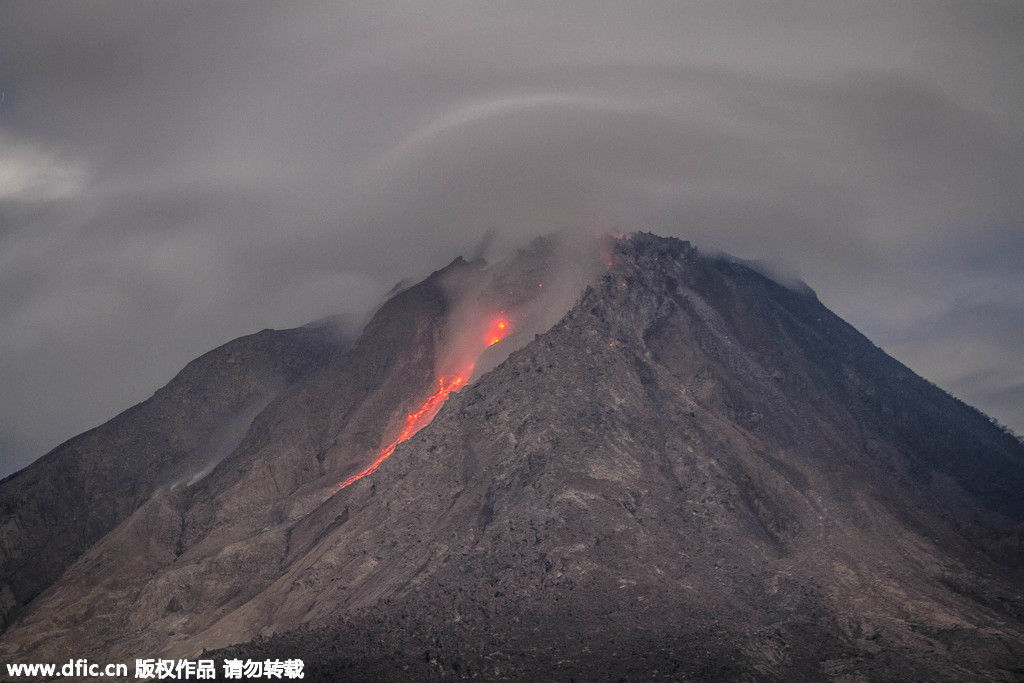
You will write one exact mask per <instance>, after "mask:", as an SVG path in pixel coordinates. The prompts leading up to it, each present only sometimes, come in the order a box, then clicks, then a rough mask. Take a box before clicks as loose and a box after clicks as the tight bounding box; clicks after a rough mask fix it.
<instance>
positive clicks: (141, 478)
mask: <svg viewBox="0 0 1024 683" xmlns="http://www.w3.org/2000/svg"><path fill="white" fill-rule="evenodd" d="M341 346H344V340H343V338H341V337H340V336H339V333H338V332H337V331H335V330H334V329H332V328H331V327H330V326H327V325H322V326H310V327H305V328H298V329H294V330H281V331H277V330H264V331H262V332H259V333H257V334H253V335H250V336H247V337H242V338H240V339H236V340H234V341H232V342H230V343H228V344H225V345H224V346H221V347H219V348H217V349H214V350H213V351H210V352H209V353H207V354H204V355H203V356H201V357H199V358H197V359H196V360H194V361H192V362H191V363H189V364H188V366H186V367H185V368H184V369H183V370H182V371H181V372H180V373H179V374H178V375H177V376H176V377H175V378H174V379H172V380H171V381H170V382H169V383H168V384H167V386H165V387H163V388H162V389H160V390H159V391H157V392H156V394H154V395H153V396H152V397H151V398H149V399H148V400H146V401H144V402H142V403H140V404H139V405H137V406H134V407H132V408H130V409H128V410H126V411H125V412H123V413H121V414H120V415H118V416H117V417H115V418H113V419H112V420H110V421H109V422H107V423H105V424H103V425H101V426H99V427H97V428H95V429H92V430H90V431H88V432H85V433H84V434H81V435H79V436H77V437H75V438H73V439H70V440H69V441H67V442H65V443H63V444H61V445H60V446H58V447H57V448H55V449H53V451H51V452H50V453H48V454H47V455H45V456H43V457H42V458H40V459H39V460H37V461H36V462H35V463H33V464H32V465H30V466H29V467H26V468H25V469H23V470H21V471H19V472H17V473H15V474H12V475H10V476H9V477H6V478H5V479H4V480H3V481H0V625H6V624H7V623H8V622H9V621H10V619H11V618H13V616H14V615H15V614H17V611H18V609H19V608H20V607H21V606H22V605H24V604H26V603H27V602H29V601H30V600H32V599H33V598H34V597H35V596H36V595H38V594H39V593H40V592H41V591H42V590H43V589H45V588H46V587H47V586H48V585H49V584H50V583H51V582H53V581H54V579H56V578H57V577H58V576H60V574H61V572H63V571H64V569H65V568H66V567H67V566H68V565H69V564H70V563H71V562H72V561H74V560H75V559H76V558H77V557H78V556H79V555H80V554H81V553H82V552H83V551H84V550H85V549H86V548H88V547H89V546H90V545H92V544H93V543H95V542H96V541H97V540H99V539H100V538H102V537H103V536H104V534H106V533H107V532H108V531H110V530H111V529H113V528H114V526H116V525H117V524H118V523H119V522H120V521H121V520H123V519H124V518H126V517H127V516H128V515H130V514H131V513H132V512H133V511H134V510H135V509H136V508H138V507H139V506H140V505H141V504H142V503H143V502H145V501H146V500H147V499H149V497H150V496H151V495H152V494H153V492H154V491H156V490H157V489H160V488H169V487H171V486H174V485H176V484H177V485H180V484H184V483H187V482H188V480H189V479H191V478H192V477H194V476H196V475H197V474H199V473H201V472H202V471H204V470H207V469H211V468H212V467H213V466H214V465H215V464H216V463H217V462H218V461H219V460H220V459H221V458H223V457H224V456H226V455H228V454H229V453H230V452H231V451H232V450H233V449H234V447H235V446H236V445H237V443H238V441H239V440H240V439H241V437H242V435H243V434H244V433H245V430H246V429H247V428H248V426H249V423H250V422H251V421H252V419H253V417H255V415H256V414H257V413H259V412H260V411H261V410H262V409H263V408H265V407H266V406H267V405H268V404H269V403H270V402H271V401H272V400H273V399H274V397H275V396H277V394H278V393H279V392H280V391H281V390H282V389H283V388H284V387H286V386H288V385H289V384H290V383H292V382H294V381H296V380H297V379H298V378H299V377H302V376H303V375H304V374H305V373H307V372H308V371H309V370H310V369H311V368H313V367H316V366H317V365H319V364H320V363H321V362H323V361H324V359H326V358H327V357H329V356H330V355H331V354H332V353H334V352H335V350H336V349H337V348H339V347H341Z"/></svg>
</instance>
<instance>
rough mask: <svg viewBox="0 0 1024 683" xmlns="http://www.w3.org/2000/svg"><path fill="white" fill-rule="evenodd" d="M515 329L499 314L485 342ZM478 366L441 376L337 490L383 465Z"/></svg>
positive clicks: (496, 338)
mask: <svg viewBox="0 0 1024 683" xmlns="http://www.w3.org/2000/svg"><path fill="white" fill-rule="evenodd" d="M511 329H512V323H511V322H509V320H508V319H507V318H504V317H497V318H495V319H494V320H492V321H491V323H490V327H489V328H488V330H487V334H486V335H484V342H485V343H486V345H487V346H494V345H495V344H497V343H498V342H500V341H501V340H502V339H504V338H505V336H506V335H508V333H509V332H510V331H511ZM475 366H476V361H474V362H473V363H472V364H471V365H470V366H469V367H468V368H466V369H465V370H464V371H462V372H460V373H459V374H457V375H447V376H445V377H441V378H439V379H438V380H437V389H436V390H435V391H434V393H432V394H431V395H430V396H428V397H427V399H426V400H425V401H424V402H423V403H422V404H421V405H420V407H419V409H418V410H416V411H415V412H412V413H409V414H408V415H406V416H405V426H404V427H403V428H402V431H401V433H400V434H399V435H398V437H397V438H396V439H395V440H394V441H392V442H391V443H390V444H388V445H387V446H385V447H384V448H382V449H381V451H380V454H378V455H377V457H376V458H375V459H374V460H373V462H371V463H370V464H369V466H367V467H366V468H365V469H363V470H361V471H359V472H356V473H355V474H353V475H351V476H350V477H348V478H347V479H346V480H345V481H343V482H341V483H340V484H338V488H336V489H335V491H340V490H341V489H343V488H345V487H346V486H349V485H350V484H353V483H355V482H357V481H359V480H360V479H362V478H363V477H365V476H367V475H370V474H373V473H374V472H376V471H377V468H378V467H380V464H381V463H382V462H384V461H385V460H387V459H388V458H390V457H391V454H392V453H394V452H395V448H397V447H398V444H400V443H402V442H403V441H406V440H407V439H409V438H410V437H412V435H413V434H415V433H416V432H418V431H419V430H421V429H423V428H424V427H426V426H427V425H428V424H430V421H431V420H433V419H434V415H436V414H437V411H438V410H440V409H441V406H442V405H444V402H445V401H446V400H448V395H449V394H450V393H452V392H453V391H457V390H458V389H460V388H461V387H463V386H465V385H466V383H467V382H469V378H470V376H471V375H472V374H473V368H474V367H475Z"/></svg>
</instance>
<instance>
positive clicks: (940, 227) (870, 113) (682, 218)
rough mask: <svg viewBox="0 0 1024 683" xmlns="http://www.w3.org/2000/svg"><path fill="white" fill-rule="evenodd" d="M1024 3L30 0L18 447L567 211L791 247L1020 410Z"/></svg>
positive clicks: (2, 343) (3, 66)
mask: <svg viewBox="0 0 1024 683" xmlns="http://www.w3.org/2000/svg"><path fill="white" fill-rule="evenodd" d="M1021 73H1024V4H1022V3H1020V2H1018V1H1016V0H1013V1H1011V2H1006V3H985V2H966V1H964V0H960V1H958V2H951V3H948V4H945V3H940V2H920V3H914V2H885V3H881V4H873V3H869V2H862V1H858V2H842V3H836V4H834V5H829V4H827V3H825V2H822V1H821V0H815V1H813V2H785V3H778V4H775V3H767V2H747V3H742V4H730V3H728V2H722V1H721V0H716V1H715V2H707V3H685V2H679V1H672V2H664V3H640V2H636V1H631V2H628V3H621V4H612V3H602V2H596V1H595V0H586V1H584V2H579V3H565V2H563V3H547V2H545V3H541V2H538V3H527V2H517V3H498V2H493V3H465V4H463V3H449V2H422V3H416V4H401V3H389V2H362V1H360V2H355V3H352V4H351V5H346V4H344V3H339V2H332V3H327V4H313V3H304V2H297V3H296V2H288V3H284V2H281V3H274V4H256V3H244V4H243V3H227V2H216V3H211V2H201V3H197V4H188V3H184V2H177V1H175V2H138V1H134V0H133V1H132V2H121V3H96V2H74V3H68V4H59V3H53V2H47V3H39V2H35V1H32V2H25V3H21V4H18V3H12V2H7V3H5V4H4V8H3V19H2V20H0V460H2V463H0V474H4V473H7V472H10V471H12V470H14V469H17V468H19V467H21V466H23V465H24V464H26V463H28V462H29V461H31V460H33V459H34V458H36V457H38V456H40V455H42V454H43V453H44V452H45V451H47V450H48V449H50V448H52V447H53V446H55V445H56V444H58V443H59V442H61V441H63V440H64V439H66V438H68V437H70V436H72V435H74V434H76V433H79V432H81V431H83V430H85V429H88V428H90V427H93V426H95V425H97V424H99V423H101V422H103V421H105V420H106V419H108V418H110V417H111V416H113V415H114V414H115V413H116V412H118V411H120V410H122V409H124V408H126V407H128V406H130V405H132V404H133V403H136V402H138V401H140V400H142V399H145V398H146V397H148V396H149V395H150V394H151V393H152V392H153V391H154V390H155V389H156V388H157V387H159V386H160V385H162V384H163V383H165V382H166V381H167V380H168V379H170V378H171V377H172V376H173V375H174V373H175V372H176V371H177V370H178V369H180V368H181V367H182V366H183V365H184V364H185V363H186V362H188V361H189V360H190V359H192V358H194V357H195V356H197V355H199V354H201V353H203V352H205V351H207V350H209V349H211V348H213V347H214V346H216V345H218V344H221V343H223V342H225V341H228V340H229V339H232V338H234V337H237V336H239V335H242V334H246V333H250V332H254V331H256V330H259V329H261V328H264V327H278V328H280V327H288V326H295V325H300V324H303V323H305V322H307V321H309V320H312V319H315V318H319V317H322V316H325V315H329V314H333V313H340V312H350V313H359V312H361V311H365V310H366V309H367V308H369V307H371V306H373V305H375V304H376V303H377V302H379V301H380V298H381V297H382V296H383V294H384V293H385V292H386V291H387V290H388V289H389V288H390V287H391V286H392V285H393V284H394V283H395V282H396V281H398V280H399V279H401V278H403V277H406V276H417V275H423V274H425V273H426V272H428V271H430V270H432V269H435V268H437V267H440V266H441V265H444V264H445V263H447V262H448V261H449V260H450V259H451V258H453V257H454V256H456V255H458V254H459V253H465V252H467V251H469V250H470V249H471V246H472V245H473V244H474V243H476V242H477V241H478V240H479V239H480V237H481V236H482V235H483V234H484V233H485V232H486V231H487V230H488V229H491V228H495V229H497V230H498V231H500V233H501V234H503V235H504V236H505V239H506V240H507V241H514V240H515V239H518V238H519V237H520V236H522V237H524V238H525V237H526V236H530V235H534V234H538V233H543V232H549V231H552V230H555V229H560V228H565V227H570V228H578V227H585V228H589V229H593V230H595V231H611V230H616V229H619V230H626V231H628V230H634V229H649V230H653V231H655V232H659V233H661V234H671V235H678V236H680V237H684V238H688V239H691V240H692V241H693V242H694V243H696V244H697V245H698V246H701V247H705V248H709V249H722V250H726V251H729V252H731V253H733V254H735V255H737V256H741V257H745V258H763V259H769V260H772V261H775V262H777V263H780V264H782V265H784V266H786V267H788V268H790V269H792V270H793V271H795V272H796V273H798V274H799V275H800V276H802V277H803V278H804V279H805V280H806V281H807V282H808V283H809V284H810V285H811V286H812V287H814V288H815V290H816V291H817V292H818V294H819V296H820V298H821V299H822V300H823V301H824V302H825V303H826V305H828V306H829V307H831V308H832V309H833V310H834V311H836V312H837V313H838V314H840V315H841V316H843V317H844V318H846V319H847V320H848V321H850V322H851V323H852V324H854V325H855V326H856V327H858V328H859V329H860V330H861V331H863V332H864V333H865V334H867V335H868V336H869V337H870V338H871V339H872V340H874V341H875V342H876V343H877V344H879V345H880V346H882V347H883V348H884V349H885V350H887V351H888V352H890V353H891V354H893V355H895V356H896V357H897V358H899V359H900V360H902V361H903V362H905V363H906V364H908V365H909V366H910V367H911V368H913V369H914V370H916V371H917V372H919V373H921V374H922V375H924V376H925V377H927V378H929V379H931V380H933V381H935V382H936V383H938V384H939V385H940V386H942V387H944V388H946V389H948V390H950V391H952V392H953V393H955V394H956V395H958V396H960V397H961V398H963V399H965V400H967V401H968V402H970V403H972V404H974V405H977V406H979V407H980V408H982V409H983V410H985V411H987V412H989V413H990V414H992V415H994V416H996V417H997V418H998V419H999V420H1001V421H1002V422H1004V423H1006V424H1009V425H1010V426H1012V427H1013V428H1015V429H1016V430H1017V431H1020V432H1024V192H1022V190H1024V126H1022V125H1021V124H1022V122H1024V78H1022V76H1021Z"/></svg>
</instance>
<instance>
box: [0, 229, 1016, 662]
mask: <svg viewBox="0 0 1024 683" xmlns="http://www.w3.org/2000/svg"><path fill="white" fill-rule="evenodd" d="M608 259H609V265H608V267H607V268H606V270H605V272H604V273H603V274H602V275H601V276H600V277H599V278H597V279H596V280H595V281H594V284H593V286H591V287H589V288H587V289H586V291H585V292H583V293H582V295H581V296H580V297H579V298H578V300H577V302H576V304H575V305H574V306H573V307H572V309H571V310H570V311H569V312H568V313H567V314H566V315H565V316H563V317H562V318H561V319H560V320H559V321H558V322H557V323H556V324H555V325H554V326H553V327H551V329H550V330H548V331H546V332H544V333H543V334H540V335H537V336H536V338H534V339H533V340H532V341H531V340H528V339H527V340H523V341H524V342H525V343H524V345H523V346H522V348H520V349H519V350H517V351H515V352H514V353H512V354H511V355H510V356H509V357H508V358H507V359H505V360H503V361H502V362H500V363H499V364H498V365H497V366H496V367H494V369H493V370H491V371H489V372H486V373H485V374H483V376H481V377H479V379H478V380H476V381H475V382H474V383H473V384H472V385H471V386H469V387H467V388H465V389H463V390H461V391H459V392H458V393H457V394H452V396H451V397H450V398H449V400H448V402H447V403H446V404H445V405H444V407H443V408H442V409H441V410H440V412H439V413H438V414H437V416H436V417H435V418H434V419H433V421H432V422H431V423H430V424H429V426H427V427H426V428H424V429H423V430H422V431H420V432H419V433H418V434H416V435H415V436H414V437H413V438H411V439H410V440H408V441H407V442H405V443H403V444H401V445H399V446H398V448H397V449H396V450H395V452H394V454H393V456H392V457H391V458H390V459H388V460H386V461H385V462H384V463H383V464H382V466H381V467H380V469H379V470H377V471H376V472H375V473H374V474H373V475H372V476H369V477H366V478H364V479H361V480H359V481H357V482H356V483H354V484H353V485H352V486H349V487H347V488H344V489H342V490H340V491H339V490H337V488H336V486H335V485H334V482H337V481H340V480H341V478H342V477H343V476H344V475H347V474H349V473H351V472H352V471H354V470H355V469H357V468H359V467H360V465H361V464H362V463H364V462H365V459H366V457H367V453H372V451H373V449H374V448H375V447H377V446H378V445H379V444H381V443H384V442H385V441H386V437H387V435H388V434H389V433H393V431H394V429H395V425H396V424H398V423H399V422H400V419H401V417H402V415H403V414H404V412H407V411H408V410H409V409H410V406H413V405H415V404H416V401H417V399H418V397H422V396H423V395H424V394H426V393H428V392H429V390H430V389H429V387H430V386H431V384H432V382H433V381H434V379H435V377H434V375H435V373H436V369H437V362H438V359H439V358H440V357H442V356H443V355H444V354H445V353H447V352H448V351H447V350H448V349H450V348H451V345H452V340H453V339H454V335H455V333H456V330H457V328H458V326H457V325H454V324H453V321H455V320H458V319H459V317H458V315H456V309H457V303H458V301H459V299H458V297H456V296H455V295H454V294H453V292H459V291H467V288H466V287H455V288H453V287H452V286H451V284H450V283H451V282H452V280H453V279H455V280H461V281H463V283H465V282H469V283H471V285H472V286H470V287H468V289H469V290H472V291H477V292H482V294H480V295H479V296H478V297H477V300H478V301H483V302H484V303H485V304H486V306H489V307H495V306H498V307H502V308H505V309H510V310H512V311H516V312H519V311H523V312H525V311H529V310H530V305H531V303H532V302H533V301H534V299H535V298H536V296H537V294H536V290H533V289H531V288H532V282H533V281H534V280H535V279H536V277H535V275H536V274H537V273H538V272H539V273H542V274H543V273H545V272H546V271H545V266H543V265H542V266H537V265H536V264H537V263H538V260H537V258H535V257H531V258H528V259H520V260H518V261H516V260H514V261H513V262H512V263H511V264H510V265H509V266H506V267H505V270H504V271H503V273H504V275H503V276H502V277H494V278H493V279H491V276H490V274H488V278H487V279H484V280H479V279H477V278H478V277H479V274H480V273H483V272H488V273H489V271H491V269H483V267H482V265H480V264H464V263H459V262H457V263H455V264H453V265H452V266H450V267H449V268H448V269H446V271H444V272H441V273H438V274H435V275H434V276H432V277H431V278H429V279H428V280H427V281H426V282H424V283H422V284H421V285H418V286H416V287H413V288H411V289H409V290H406V291H405V292H402V293H401V294H399V295H398V296H397V297H396V298H395V299H393V300H392V301H391V302H389V303H388V304H387V305H385V307H384V308H382V309H381V311H380V312H379V313H378V314H377V316H376V317H375V318H374V320H373V321H372V322H371V323H370V325H369V326H368V327H367V329H366V330H365V331H364V334H363V335H362V336H361V338H360V339H359V340H358V341H357V342H356V343H355V344H354V345H353V346H352V347H351V348H350V349H349V350H347V351H346V353H344V354H342V355H341V356H339V357H338V358H336V359H335V360H334V361H332V362H331V363H330V364H328V365H326V366H325V367H324V368H322V369H321V370H319V371H318V372H316V373H314V374H313V375H312V376H311V377H310V378H308V379H307V380H305V381H304V382H302V383H301V384H299V385H297V386H295V387H294V388H292V389H291V390H289V391H288V392H287V393H286V395H285V396H283V397H282V398H280V399H279V400H278V401H276V402H275V403H274V404H273V405H272V406H271V407H270V408H268V409H266V410H264V411H263V413H261V415H260V417H258V418H257V420H256V421H255V423H254V425H253V428H252V429H251V430H250V431H249V433H248V434H247V435H246V437H245V438H244V439H243V442H242V444H241V445H240V446H239V448H238V449H236V450H235V451H234V453H232V455H231V456H230V457H229V458H227V459H226V460H225V461H224V462H223V463H221V465H220V466H218V467H217V468H216V469H215V470H214V472H213V473H212V474H211V475H210V476H208V477H206V478H205V479H203V480H202V481H200V482H199V483H197V484H195V485H194V486H190V487H186V488H182V489H178V490H175V491H171V492H167V493H163V494H159V495H157V496H155V497H154V498H153V499H151V500H150V501H149V502H147V503H146V504H145V505H143V506H142V507H141V508H139V510H138V511H136V512H135V513H134V514H133V515H132V516H131V517H129V518H128V519H127V520H126V521H125V522H123V523H122V524H121V525H120V526H118V527H117V528H116V529H115V530H114V531H113V532H111V533H110V534H108V535H107V536H106V537H105V538H103V539H102V540H101V541H100V542H99V543H97V544H96V545H95V546H93V547H92V548H91V549H90V550H89V551H88V552H87V553H85V554H84V555H83V556H82V558H81V559H80V560H79V561H78V562H76V563H75V565H74V566H73V567H72V568H71V569H70V570H69V571H68V572H67V573H66V574H65V575H64V577H63V578H62V579H61V581H59V582H58V583H57V584H55V585H54V586H53V587H52V588H51V589H50V590H49V591H48V592H47V593H46V594H44V595H43V596H41V597H40V598H38V599H37V600H36V601H34V602H33V604H32V605H31V607H30V609H29V611H28V612H27V613H26V615H25V616H24V617H23V618H22V619H21V620H20V621H19V623H17V624H16V625H15V626H14V627H13V628H11V629H9V630H8V631H7V632H6V633H5V634H4V636H3V637H2V639H0V653H2V654H3V656H4V657H6V658H13V659H16V660H25V661H29V660H40V661H45V660H46V659H47V658H51V659H58V658H59V657H61V656H64V653H66V652H68V651H71V650H74V651H75V652H78V653H83V654H85V655H95V656H100V655H102V656H103V657H105V658H106V659H111V658H116V657H123V658H126V659H130V658H133V657H136V656H152V655H156V654H157V653H163V654H169V655H186V654H196V653H198V652H200V651H201V650H203V649H205V648H211V647H224V646H229V645H231V644H232V643H244V642H246V641H250V642H249V643H248V644H244V645H238V646H234V647H233V648H232V649H230V650H227V651H226V652H231V653H234V654H243V655H245V656H255V655H270V654H273V655H274V656H285V655H289V656H300V657H302V658H304V659H306V660H307V662H308V663H309V668H310V674H311V677H312V678H314V679H318V680H319V679H322V680H336V679H337V678H338V677H341V676H344V677H348V678H353V679H374V678H393V679H408V678H410V677H412V678H431V677H440V676H453V677H464V676H478V675H483V676H486V677H512V678H527V679H536V678H537V677H542V678H557V679H562V678H564V679H569V678H598V679H608V678H616V677H619V676H625V677H628V678H638V677H644V678H647V677H673V678H680V677H687V676H699V677H704V678H708V677H711V678H736V677H744V676H747V677H749V676H753V677H758V678H770V679H792V678H794V677H796V678H803V679H822V678H847V679H850V678H855V677H858V676H861V677H864V676H866V677H868V678H871V679H886V678H888V679H906V678H929V679H935V680H947V679H948V680H958V679H963V678H992V679H1012V677H1013V676H1015V675H1019V674H1020V673H1021V672H1022V671H1024V646H1022V645H1021V643H1022V642H1024V596H1022V590H1024V574H1022V570H1021V567H1022V563H1021V559H1022V538H1024V536H1022V530H1024V525H1022V522H1024V510H1022V508H1021V501H1020V498H1019V496H1018V495H1015V493H1016V492H1019V491H1020V490H1021V487H1022V482H1024V447H1022V446H1021V444H1020V443H1019V442H1017V441H1016V440H1015V439H1013V438H1012V437H1010V436H1008V435H1006V434H1004V433H1002V432H1001V431H1000V430H999V429H997V428H996V427H994V426H993V425H991V424H990V423H989V422H988V421H987V420H986V419H985V417H984V416H983V415H981V414H980V413H978V412H977V411H974V410H973V409H971V408H969V407H967V406H965V405H963V404H962V403H960V402H958V401H956V400H955V399H952V398H951V397H949V396H948V395H946V394H945V393H944V392H942V391H941V390H939V389H938V388H936V387H934V386H932V385H930V384H929V383H927V382H925V381H924V380H922V379H920V378H919V377H916V376H915V375H913V373H911V372H910V371H909V370H908V369H907V368H905V367H904V366H902V365H901V364H899V363H897V362H896V361H894V360H892V359H891V358H889V357H888V356H886V355H885V354H884V353H883V352H882V351H881V350H879V349H877V348H876V347H874V346H873V345H872V344H871V343H870V342H869V341H868V340H866V339H865V338H863V337H862V336H861V335H859V334H858V333H857V332H856V331H855V330H853V328H851V327H850V326H849V325H847V324H846V323H844V322H843V321H841V320H840V319H838V318H837V317H836V316H834V315H833V314H832V313H830V312H829V311H828V310H827V309H826V308H825V307H824V306H822V305H821V303H820V302H818V301H817V299H816V298H815V297H814V295H813V293H811V292H809V291H792V290H790V289H786V288H785V287H782V286H780V285H778V284H776V283H774V282H772V281H770V280H768V279H766V278H765V277H763V276H761V275H759V274H757V273H756V272H755V271H753V270H751V269H750V268H747V267H746V266H744V265H742V264H738V263H735V262H733V261H730V260H727V259H715V258H707V257H703V256H701V255H700V254H699V253H697V252H696V251H695V250H694V249H692V248H691V247H690V246H689V245H688V244H686V243H683V242H679V241H676V240H669V239H662V238H657V237H653V236H649V235H634V236H632V237H631V238H630V239H624V240H620V241H618V242H616V243H615V244H614V245H613V247H612V251H611V253H610V254H609V255H608ZM540 262H541V263H542V264H543V259H541V260H540ZM530 264H533V265H532V266H530V267H532V268H533V270H532V271H530V272H529V275H528V276H527V275H522V273H523V272H524V271H527V270H529V268H528V266H529V265H530ZM517 273H519V274H520V275H519V276H517V275H516V274H517ZM482 282H486V283H489V284H487V285H486V286H484V285H482V284H481V283H482ZM496 283H500V284H496ZM538 284H540V283H538ZM531 292H533V293H532V294H531ZM492 351H493V353H494V354H500V349H498V348H495V349H493V350H492ZM489 353H490V352H489ZM499 359H500V356H498V355H496V356H495V358H494V359H493V361H492V364H493V362H497V361H498V360H499ZM483 360H484V359H482V362H481V364H480V365H481V366H483V367H486V366H487V363H485V362H483ZM268 638H269V639H268ZM254 639H255V640H254Z"/></svg>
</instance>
